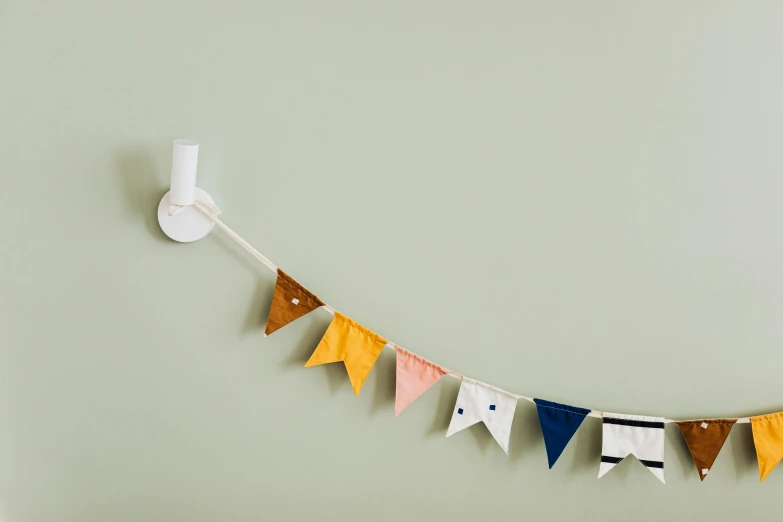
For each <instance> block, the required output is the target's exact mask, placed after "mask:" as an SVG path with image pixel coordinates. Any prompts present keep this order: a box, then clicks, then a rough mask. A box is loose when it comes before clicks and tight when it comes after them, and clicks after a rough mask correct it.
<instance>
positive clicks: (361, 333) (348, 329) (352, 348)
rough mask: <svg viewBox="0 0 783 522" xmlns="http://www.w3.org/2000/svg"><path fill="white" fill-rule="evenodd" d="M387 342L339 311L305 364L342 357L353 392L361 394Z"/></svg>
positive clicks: (322, 362) (317, 363)
mask: <svg viewBox="0 0 783 522" xmlns="http://www.w3.org/2000/svg"><path fill="white" fill-rule="evenodd" d="M386 343H387V341H386V339H384V338H383V337H381V336H380V335H378V334H376V333H374V332H372V331H370V330H368V329H367V328H365V327H364V326H362V325H360V324H359V323H357V322H356V321H354V320H353V319H350V318H348V317H346V316H344V315H343V314H341V313H339V312H336V313H335V314H334V319H332V322H331V324H330V325H329V328H328V329H327V330H326V333H325V334H324V336H323V338H322V339H321V342H320V343H318V346H317V347H316V349H315V351H314V352H313V355H311V356H310V360H308V361H307V363H306V364H305V368H309V367H311V366H318V365H319V364H329V363H334V362H339V361H342V362H343V363H345V369H346V370H347V371H348V378H349V379H351V385H352V386H353V392H354V393H355V394H356V395H359V392H360V391H361V389H362V386H363V385H364V381H365V380H366V379H367V376H368V375H370V371H371V370H372V367H373V366H374V365H375V361H377V360H378V356H379V355H380V354H381V351H383V347H384V346H386Z"/></svg>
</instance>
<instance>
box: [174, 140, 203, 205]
mask: <svg viewBox="0 0 783 522" xmlns="http://www.w3.org/2000/svg"><path fill="white" fill-rule="evenodd" d="M197 166H198V142H197V141H193V140H177V141H175V142H174V156H173V158H172V160H171V194H170V195H169V200H170V201H171V203H172V204H174V205H192V204H193V201H194V199H195V189H196V167H197Z"/></svg>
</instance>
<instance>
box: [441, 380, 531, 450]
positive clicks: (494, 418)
mask: <svg viewBox="0 0 783 522" xmlns="http://www.w3.org/2000/svg"><path fill="white" fill-rule="evenodd" d="M516 408H517V398H516V397H514V396H513V395H509V394H508V393H506V392H503V391H500V390H498V389H495V388H491V387H489V386H487V385H486V384H484V383H481V382H478V381H474V380H472V379H468V378H467V377H463V378H462V385H461V386H460V388H459V395H458V396H457V404H456V406H454V413H453V414H452V415H451V423H450V424H449V430H448V431H447V432H446V436H447V437H450V436H451V435H453V434H455V433H457V432H458V431H461V430H464V429H465V428H468V427H470V426H473V425H474V424H476V423H477V422H482V421H483V422H484V424H485V425H486V426H487V429H488V430H489V432H490V433H491V434H492V436H493V437H495V440H496V441H497V442H498V444H500V447H501V448H503V451H505V452H506V454H508V441H509V439H510V438H511V423H512V422H514V410H516Z"/></svg>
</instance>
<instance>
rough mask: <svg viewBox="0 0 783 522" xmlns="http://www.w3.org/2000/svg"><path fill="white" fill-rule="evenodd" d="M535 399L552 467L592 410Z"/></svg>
mask: <svg viewBox="0 0 783 522" xmlns="http://www.w3.org/2000/svg"><path fill="white" fill-rule="evenodd" d="M533 401H534V402H535V403H536V409H537V410H538V421H539V422H540V423H541V433H543V434H544V444H545V445H546V456H547V459H549V469H552V466H554V465H555V462H557V459H558V458H559V457H560V454H561V453H563V450H564V449H565V447H566V446H567V445H568V441H570V440H571V437H573V436H574V433H576V430H578V429H579V426H581V425H582V421H583V420H585V417H586V416H587V415H588V414H589V413H590V410H586V409H584V408H577V407H575V406H567V405H565V404H559V403H557V402H550V401H545V400H543V399H533Z"/></svg>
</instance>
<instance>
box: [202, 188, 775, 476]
mask: <svg viewBox="0 0 783 522" xmlns="http://www.w3.org/2000/svg"><path fill="white" fill-rule="evenodd" d="M195 206H196V207H197V208H198V209H199V210H200V211H201V212H203V213H204V214H205V215H206V216H207V217H209V218H210V219H211V220H213V221H214V222H215V223H216V224H217V225H218V226H219V227H220V228H221V229H222V230H223V231H224V232H226V234H228V236H229V237H231V238H232V239H234V240H235V241H236V242H237V243H239V244H240V245H241V246H242V247H243V248H245V249H246V250H247V251H248V252H250V253H251V254H252V255H253V256H254V257H255V258H256V259H258V260H259V261H261V262H262V263H263V264H264V265H265V266H266V267H267V268H269V269H270V270H272V271H273V272H275V273H276V274H277V279H276V281H275V288H274V291H273V295H272V304H271V306H270V310H269V316H268V318H267V323H266V328H265V330H264V336H269V335H272V334H273V333H274V332H276V331H278V330H279V329H280V328H283V327H284V326H286V325H288V324H290V323H292V322H294V321H296V320H297V319H299V318H301V317H304V316H305V315H307V314H309V313H310V312H312V311H314V310H316V309H319V308H323V309H326V310H327V311H329V312H330V313H331V314H333V316H334V317H333V318H332V321H331V323H330V324H329V327H328V328H327V330H326V332H325V333H324V335H323V337H322V338H321V340H320V342H319V343H318V345H317V346H316V348H315V351H314V352H313V353H312V355H311V356H310V358H309V359H308V361H307V362H306V363H305V367H306V368H309V367H312V366H319V365H322V364H330V363H336V362H342V363H343V364H344V365H345V369H346V371H347V373H348V379H349V380H350V382H351V386H352V388H353V391H354V394H355V395H357V396H358V395H359V393H360V392H361V389H362V386H363V385H364V382H365V381H366V379H367V377H368V376H369V374H370V372H371V371H372V369H373V366H374V365H375V362H376V361H377V360H378V357H379V356H380V354H381V352H382V351H383V349H384V348H390V349H392V350H394V351H395V352H396V355H397V366H396V390H395V404H394V415H395V416H399V415H400V414H401V413H402V412H403V411H404V410H405V409H406V408H407V407H408V406H410V405H411V404H412V403H413V402H414V401H415V400H416V399H417V398H418V397H419V396H421V395H422V394H423V393H425V392H426V391H427V390H428V389H430V388H431V387H432V386H433V385H435V384H436V383H437V382H438V381H440V379H441V378H442V377H444V376H446V375H451V376H453V377H456V378H458V379H460V380H461V384H460V389H459V393H458V395H457V400H456V404H455V405H454V411H453V413H452V416H451V421H450V423H449V427H448V430H447V432H446V436H447V437H450V436H452V435H454V434H455V433H458V432H460V431H462V430H464V429H465V428H468V427H470V426H473V425H474V424H477V423H479V422H483V423H484V425H485V426H486V428H487V429H488V430H489V432H490V433H491V434H492V437H493V438H494V439H495V441H497V443H498V444H499V445H500V447H501V448H502V449H503V451H504V452H505V453H506V454H508V451H509V440H510V436H511V424H512V422H513V420H514V412H515V410H516V406H517V402H518V400H519V399H525V400H528V401H530V402H532V403H534V404H535V406H536V410H537V412H538V419H539V423H540V425H541V433H542V435H543V438H544V446H545V448H546V454H547V460H548V463H549V468H550V469H551V468H552V467H553V466H554V465H555V463H556V462H557V459H558V458H559V457H560V455H561V454H562V453H563V450H565V448H566V446H567V445H568V443H569V442H570V440H571V438H572V437H573V436H574V434H575V433H576V432H577V430H578V429H579V427H580V426H581V425H582V422H583V421H584V420H585V418H587V417H596V418H600V419H602V437H603V439H602V446H601V460H600V465H599V469H598V478H601V477H602V476H604V475H605V474H606V473H608V472H609V471H611V470H612V468H614V467H615V466H616V465H617V464H619V463H620V462H621V461H622V460H623V459H624V458H626V457H627V456H629V455H633V456H634V457H636V459H637V460H638V461H639V462H641V463H642V464H643V465H644V466H645V467H646V468H647V469H648V470H650V472H652V474H653V475H655V477H657V478H658V479H659V480H660V481H661V482H663V483H665V479H664V427H665V424H667V423H676V424H677V425H678V427H679V428H680V431H681V433H682V435H683V438H684V439H685V442H686V444H687V446H688V449H689V451H690V453H691V456H692V457H693V462H694V465H695V466H696V471H697V472H698V474H699V478H700V479H701V480H702V481H703V480H704V479H705V478H706V476H707V473H708V472H709V471H710V469H711V468H712V466H713V464H714V462H715V459H716V458H717V456H718V453H719V452H720V450H721V448H722V447H723V444H724V443H725V442H726V439H727V438H728V436H729V434H730V432H731V429H732V428H733V427H734V425H735V424H737V423H750V425H751V428H752V432H753V441H754V444H755V446H756V456H757V460H758V465H759V477H760V480H761V481H762V482H763V481H764V480H765V479H766V478H767V476H768V475H769V474H770V473H771V472H772V470H773V469H774V468H775V466H777V465H778V463H779V462H780V461H781V459H783V412H778V413H771V414H766V415H759V416H755V417H743V418H726V419H695V420H682V421H676V420H671V419H666V418H663V417H650V416H643V415H628V414H619V413H608V412H602V411H598V410H591V409H586V408H579V407H576V406H569V405H566V404H560V403H557V402H552V401H547V400H544V399H539V398H532V397H526V396H524V395H518V394H515V393H511V392H507V391H505V390H501V389H499V388H496V387H494V386H491V385H489V384H486V383H483V382H479V381H476V380H473V379H470V378H468V377H466V376H464V375H462V374H459V373H456V372H453V371H450V370H447V369H446V368H444V367H442V366H440V365H438V364H436V363H434V362H432V361H429V360H427V359H425V358H424V357H421V356H420V355H417V354H415V353H412V352H410V351H408V350H405V349H403V348H402V347H400V346H398V345H397V344H395V343H393V342H391V341H388V340H387V339H385V338H384V337H382V336H380V335H379V334H377V333H375V332H373V331H371V330H370V329H368V328H366V327H365V326H362V325H361V324H359V323H358V322H356V321H354V320H353V319H351V318H349V317H347V316H345V315H343V314H341V313H340V312H338V311H337V310H335V309H334V308H332V307H331V306H329V305H327V304H326V303H325V302H324V301H323V300H321V299H320V298H319V297H318V296H316V295H315V294H314V293H313V292H311V291H310V290H308V289H307V288H305V287H304V286H302V285H301V284H299V283H298V282H297V281H296V280H295V279H294V278H293V277H291V276H290V275H288V274H286V273H285V272H283V271H282V270H281V269H280V268H278V267H277V266H276V265H275V264H274V263H272V262H271V261H270V260H269V259H268V258H266V256H264V255H263V254H261V253H260V252H259V251H258V250H256V249H255V248H253V247H252V246H251V245H250V244H249V243H248V242H247V241H245V240H244V239H242V238H241V237H240V236H239V235H238V234H237V233H236V232H234V231H233V230H232V229H231V228H229V227H228V226H227V225H226V224H225V223H223V222H222V221H221V220H220V219H219V218H218V217H217V216H218V215H219V214H220V210H219V209H218V208H217V207H216V206H215V205H213V204H211V203H209V202H206V201H203V200H198V201H196V204H195Z"/></svg>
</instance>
